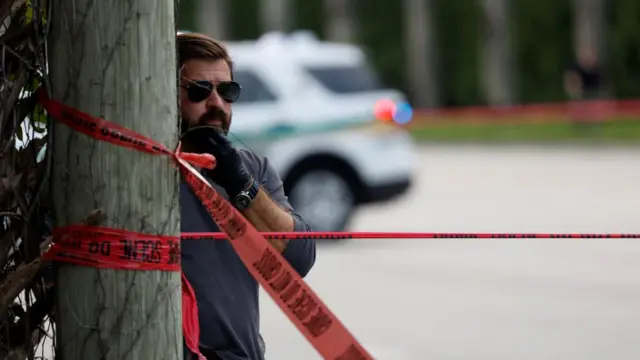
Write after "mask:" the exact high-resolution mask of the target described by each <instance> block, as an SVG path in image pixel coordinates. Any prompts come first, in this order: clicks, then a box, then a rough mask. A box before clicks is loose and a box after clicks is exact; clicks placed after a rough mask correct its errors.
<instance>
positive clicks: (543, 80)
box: [180, 0, 640, 106]
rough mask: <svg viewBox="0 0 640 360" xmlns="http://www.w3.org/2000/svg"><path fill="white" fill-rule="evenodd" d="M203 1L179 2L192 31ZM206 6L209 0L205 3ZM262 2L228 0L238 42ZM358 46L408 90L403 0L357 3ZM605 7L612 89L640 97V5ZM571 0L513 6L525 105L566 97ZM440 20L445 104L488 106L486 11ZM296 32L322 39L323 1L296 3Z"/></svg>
mask: <svg viewBox="0 0 640 360" xmlns="http://www.w3.org/2000/svg"><path fill="white" fill-rule="evenodd" d="M196 1H197V0H182V1H181V3H180V9H181V17H180V24H181V27H184V28H190V27H192V26H193V18H194V16H193V14H195V12H194V11H197V10H193V9H191V10H189V9H188V8H189V7H193V6H194V5H193V4H195V3H196ZM200 1H203V0H200ZM259 1H261V0H242V1H229V3H230V14H229V16H230V22H229V23H230V26H231V27H232V29H231V32H230V33H231V35H232V37H233V39H255V38H256V37H258V36H259V35H260V27H259V21H258V9H259V8H258V5H259ZM352 1H353V2H354V5H355V10H356V11H355V12H356V16H357V23H358V24H359V28H358V42H359V43H360V44H361V45H362V46H363V47H364V49H365V50H366V51H367V52H368V54H369V55H370V58H371V62H372V64H373V65H374V66H375V67H376V68H377V69H378V71H379V73H380V76H381V78H382V80H383V82H384V83H385V85H387V86H390V87H396V88H400V89H403V90H404V91H408V90H407V88H408V87H407V86H406V85H407V81H406V76H407V74H406V73H405V68H406V66H405V64H406V59H405V46H406V44H405V43H404V40H403V39H404V22H403V19H402V17H403V13H402V6H403V2H402V1H388V0H367V1H364V0H352ZM603 1H605V3H606V4H607V9H606V26H605V28H606V30H605V44H606V49H605V55H606V56H607V57H606V59H604V60H606V65H607V70H608V72H609V75H610V81H611V86H612V91H613V92H614V94H615V95H616V96H618V97H627V98H628V97H637V96H640V87H639V86H638V84H639V83H640V22H638V21H637V19H638V18H640V2H639V1H637V0H616V1H608V0H603ZM572 3H573V1H572V0H512V1H510V9H509V11H510V15H511V17H510V24H509V26H510V34H511V39H512V50H513V59H514V70H515V71H516V90H517V91H518V96H517V97H518V98H520V99H521V101H522V102H524V103H531V102H547V101H562V100H565V99H566V94H565V92H564V88H563V82H562V79H563V73H564V71H565V69H566V68H567V66H568V65H569V64H570V63H571V62H572V61H573V60H574V56H573V48H574V46H573V25H572V23H573V16H572ZM433 4H434V9H433V10H434V23H435V28H436V29H435V30H436V44H437V45H436V46H437V54H436V58H437V61H438V64H439V66H438V76H439V77H440V79H439V80H440V81H439V84H440V85H439V86H440V91H441V101H442V105H451V106H460V105H476V104H483V103H484V100H483V95H482V89H481V86H480V84H481V82H480V55H481V46H482V43H481V41H482V38H481V34H482V31H483V30H484V28H483V13H482V10H481V8H480V6H479V0H453V1H452V0H434V1H433ZM292 6H293V9H292V14H293V16H294V17H295V19H294V20H293V27H294V28H295V29H306V30H312V31H314V32H315V33H316V34H317V35H318V36H319V37H320V38H324V31H323V23H324V17H325V16H326V14H325V12H324V8H323V1H322V0H292Z"/></svg>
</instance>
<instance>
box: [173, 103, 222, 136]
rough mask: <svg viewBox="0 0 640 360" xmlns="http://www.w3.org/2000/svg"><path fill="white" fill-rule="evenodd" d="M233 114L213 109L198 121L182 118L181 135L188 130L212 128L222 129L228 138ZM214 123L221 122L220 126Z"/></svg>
mask: <svg viewBox="0 0 640 360" xmlns="http://www.w3.org/2000/svg"><path fill="white" fill-rule="evenodd" d="M231 117H232V115H231V114H227V113H226V112H224V111H223V110H220V109H211V110H209V111H207V112H206V113H204V114H203V115H202V116H200V117H199V118H198V119H191V118H188V117H186V116H184V115H183V116H182V121H181V123H180V127H181V129H180V130H181V133H182V134H184V133H185V132H187V130H189V129H191V128H193V127H197V126H212V127H215V128H218V129H220V131H222V133H223V134H224V135H225V136H226V135H228V134H229V128H230V127H231ZM212 121H219V122H220V123H221V124H220V125H213V124H211V122H212Z"/></svg>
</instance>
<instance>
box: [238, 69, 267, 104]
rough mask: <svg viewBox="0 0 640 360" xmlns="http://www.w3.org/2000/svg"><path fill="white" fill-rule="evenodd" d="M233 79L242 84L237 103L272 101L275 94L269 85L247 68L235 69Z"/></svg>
mask: <svg viewBox="0 0 640 360" xmlns="http://www.w3.org/2000/svg"><path fill="white" fill-rule="evenodd" d="M233 79H234V80H235V81H237V82H238V83H239V84H240V86H242V92H241V93H240V97H239V98H238V100H237V101H236V102H237V103H252V102H264V101H274V100H276V96H275V94H274V92H273V91H272V90H271V89H270V88H269V86H268V85H267V84H266V83H265V82H264V81H262V79H260V78H259V77H258V76H257V75H256V74H255V73H253V72H252V71H247V70H236V71H234V73H233Z"/></svg>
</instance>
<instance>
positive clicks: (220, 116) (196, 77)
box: [180, 59, 232, 133]
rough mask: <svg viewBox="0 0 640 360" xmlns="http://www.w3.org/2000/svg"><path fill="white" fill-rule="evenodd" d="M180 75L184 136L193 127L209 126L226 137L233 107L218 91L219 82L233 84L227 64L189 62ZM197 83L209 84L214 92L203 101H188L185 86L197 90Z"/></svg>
mask: <svg viewBox="0 0 640 360" xmlns="http://www.w3.org/2000/svg"><path fill="white" fill-rule="evenodd" d="M180 75H181V78H180V107H181V113H182V132H183V133H184V132H185V131H187V130H188V129H189V128H191V127H194V126H202V125H208V126H215V127H218V128H220V129H222V130H224V132H225V133H227V132H228V131H229V128H230V127H231V117H232V112H231V103H229V102H226V101H225V100H223V99H222V98H221V97H220V94H219V93H218V91H216V88H215V86H217V85H218V84H219V83H220V82H225V81H231V69H229V66H228V65H227V63H226V62H225V61H224V60H216V61H211V60H198V59H191V60H187V61H186V62H185V63H184V66H183V68H182V71H181V74H180ZM198 81H208V82H210V83H211V84H213V85H214V89H213V91H211V94H209V96H208V97H206V98H205V99H204V100H202V101H192V100H189V96H188V91H187V89H186V88H185V86H187V85H190V86H198V85H197V84H196V83H195V82H198Z"/></svg>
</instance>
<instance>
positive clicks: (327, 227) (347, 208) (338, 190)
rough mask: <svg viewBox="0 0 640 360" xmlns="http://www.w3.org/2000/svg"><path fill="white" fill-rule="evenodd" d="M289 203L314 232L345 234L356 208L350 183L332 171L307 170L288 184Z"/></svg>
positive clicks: (354, 195) (354, 196)
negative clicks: (338, 232)
mask: <svg viewBox="0 0 640 360" xmlns="http://www.w3.org/2000/svg"><path fill="white" fill-rule="evenodd" d="M287 187H288V190H289V191H288V196H289V202H290V203H291V206H293V208H294V209H296V210H297V211H298V212H299V213H300V215H302V217H303V218H304V219H305V220H306V221H307V223H308V224H309V225H310V226H311V229H312V230H313V231H344V229H345V228H346V226H347V224H348V222H349V220H350V219H351V216H352V214H353V211H354V209H355V206H356V194H355V192H354V190H353V188H352V186H351V184H350V182H349V180H348V179H347V178H346V177H345V176H343V175H342V174H341V173H339V172H338V171H336V170H333V169H314V170H307V171H304V172H303V173H301V174H300V175H298V176H296V177H295V178H294V179H290V180H289V181H288V186H287Z"/></svg>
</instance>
